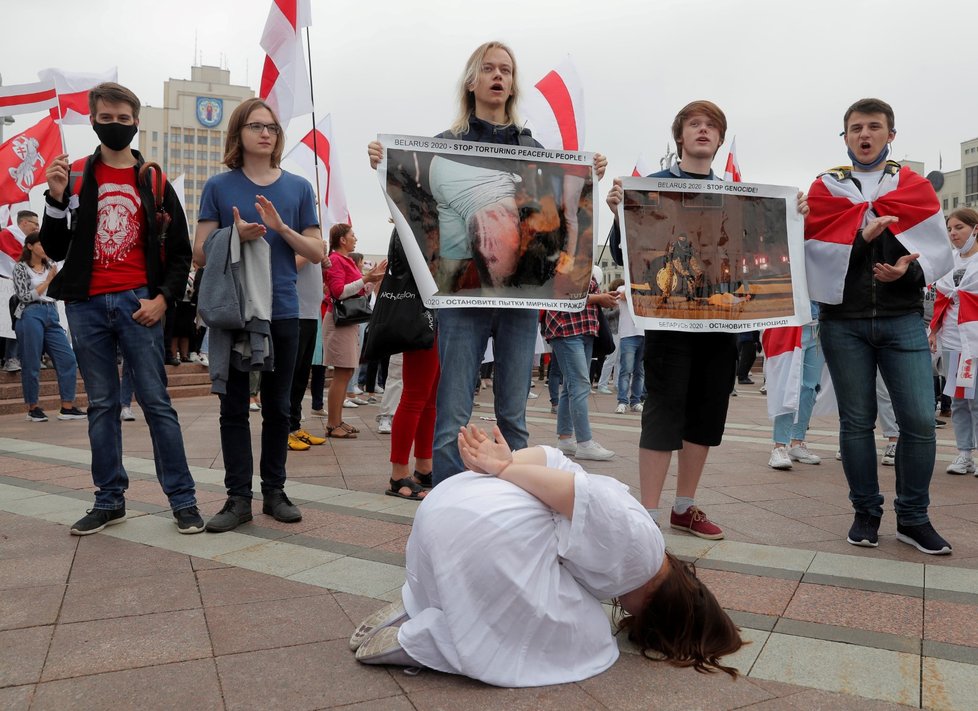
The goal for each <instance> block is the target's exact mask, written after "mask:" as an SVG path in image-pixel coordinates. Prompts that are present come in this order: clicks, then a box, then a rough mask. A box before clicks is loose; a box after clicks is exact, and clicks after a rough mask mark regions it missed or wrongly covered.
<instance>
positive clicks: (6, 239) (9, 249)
mask: <svg viewBox="0 0 978 711" xmlns="http://www.w3.org/2000/svg"><path fill="white" fill-rule="evenodd" d="M26 237H27V235H25V234H24V232H23V230H21V229H20V228H19V227H18V226H17V225H16V224H13V225H10V226H9V227H7V228H5V229H3V230H0V277H5V278H7V279H9V278H10V277H11V276H12V275H13V273H14V265H15V264H16V263H17V262H18V260H19V259H20V255H21V254H22V253H23V251H24V239H26Z"/></svg>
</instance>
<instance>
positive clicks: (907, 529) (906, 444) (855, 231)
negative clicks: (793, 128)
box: [805, 99, 954, 555]
mask: <svg viewBox="0 0 978 711" xmlns="http://www.w3.org/2000/svg"><path fill="white" fill-rule="evenodd" d="M842 136H843V138H844V140H845V144H846V148H847V149H848V153H849V158H850V160H851V161H852V165H851V166H848V165H847V166H840V167H838V168H832V169H831V170H828V171H826V172H825V173H822V174H821V175H820V176H819V177H818V178H817V179H816V180H815V182H814V183H813V184H812V188H811V191H810V192H809V200H810V203H811V215H810V216H809V218H808V220H807V222H806V224H805V260H806V268H807V272H808V288H809V292H810V294H811V298H812V299H813V300H814V301H818V302H820V304H821V306H820V309H819V320H820V322H821V341H822V347H823V349H824V351H825V361H826V363H827V364H828V367H829V373H830V374H831V376H832V382H833V384H834V385H835V389H836V391H838V392H844V393H846V396H845V397H844V398H839V444H840V446H841V451H842V468H843V469H844V470H845V473H846V479H847V480H848V482H849V499H850V500H851V501H852V507H853V509H855V516H854V520H853V523H852V527H851V528H850V529H849V535H848V536H847V538H846V540H847V541H848V542H849V543H851V544H852V545H855V546H865V547H871V548H875V547H876V546H878V545H879V537H878V531H879V525H880V519H881V518H882V516H883V496H882V495H881V494H880V489H879V478H878V475H877V469H876V443H875V438H874V436H873V424H874V422H875V420H876V370H877V368H879V372H880V373H881V375H882V376H883V380H884V382H885V383H886V387H887V389H888V390H889V393H890V397H891V399H892V402H893V410H894V412H895V413H896V418H897V422H898V423H899V425H900V439H899V441H898V442H897V446H896V461H895V465H896V500H895V501H894V508H895V509H896V517H897V540H898V541H901V542H903V543H906V544H908V545H912V546H914V547H915V548H917V549H918V550H920V551H922V552H924V553H928V554H931V555H946V554H949V553H950V552H951V545H950V544H949V543H948V542H947V541H945V540H944V539H943V538H942V537H941V536H940V535H939V534H938V533H937V531H935V530H934V527H933V526H932V525H931V523H930V519H929V517H928V515H927V507H928V505H929V503H930V495H929V488H930V479H931V475H932V474H933V471H934V459H935V453H936V437H935V435H934V391H933V379H932V371H931V360H930V349H929V347H928V345H927V334H926V332H925V330H924V323H923V320H922V318H923V288H924V286H926V285H927V284H930V283H932V282H934V281H935V280H936V279H938V278H940V277H941V276H943V275H944V274H946V273H947V272H948V271H950V270H951V268H952V267H953V263H954V262H953V257H952V254H951V248H950V245H949V243H948V238H947V231H946V228H945V224H944V219H943V215H942V214H941V207H940V204H939V202H938V199H937V195H936V194H935V193H934V189H933V188H932V187H931V185H930V183H929V182H928V181H927V180H925V179H924V178H922V177H920V176H919V175H917V174H916V173H914V172H913V171H912V170H910V168H908V167H901V166H900V164H899V163H896V162H894V161H888V160H887V156H888V155H889V153H890V142H891V141H893V139H894V138H895V136H896V129H895V128H894V122H893V109H892V108H891V107H890V105H889V104H887V103H886V102H884V101H880V100H879V99H862V100H860V101H857V102H856V103H854V104H853V105H852V106H850V107H849V109H848V110H847V111H846V113H845V116H844V118H843V132H842Z"/></svg>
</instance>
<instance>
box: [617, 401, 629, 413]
mask: <svg viewBox="0 0 978 711" xmlns="http://www.w3.org/2000/svg"><path fill="white" fill-rule="evenodd" d="M626 412H628V405H626V404H625V403H623V402H619V403H618V407H616V408H615V414H616V415H624V414H625V413H626Z"/></svg>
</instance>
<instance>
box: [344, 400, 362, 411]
mask: <svg viewBox="0 0 978 711" xmlns="http://www.w3.org/2000/svg"><path fill="white" fill-rule="evenodd" d="M343 407H352V408H353V409H356V408H358V407H360V406H359V405H357V404H356V403H355V402H353V400H351V399H350V398H347V399H346V400H344V401H343Z"/></svg>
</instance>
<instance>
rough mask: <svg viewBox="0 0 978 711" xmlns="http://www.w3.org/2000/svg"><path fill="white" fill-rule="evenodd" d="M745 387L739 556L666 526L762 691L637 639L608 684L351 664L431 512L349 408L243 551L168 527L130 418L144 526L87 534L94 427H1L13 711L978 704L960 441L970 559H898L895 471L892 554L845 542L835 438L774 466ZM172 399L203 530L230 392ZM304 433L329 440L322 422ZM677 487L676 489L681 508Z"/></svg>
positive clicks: (4, 694) (955, 481) (949, 534)
mask: <svg viewBox="0 0 978 711" xmlns="http://www.w3.org/2000/svg"><path fill="white" fill-rule="evenodd" d="M542 385H543V384H542V383H538V385H537V387H536V388H535V389H534V392H536V393H540V398H539V399H534V400H530V401H529V406H528V419H529V421H530V430H531V438H532V441H533V442H534V443H551V442H552V441H553V438H554V435H553V432H554V425H555V416H554V415H551V414H550V408H549V403H548V402H547V400H546V391H545V388H543V387H541V386H542ZM738 389H739V392H740V395H739V397H737V398H735V399H734V400H733V401H732V406H731V411H730V417H729V420H728V426H727V435H726V437H725V442H724V444H723V445H722V446H721V447H719V448H717V449H716V450H715V451H714V452H713V453H712V455H711V457H710V460H709V462H708V463H707V468H706V472H705V474H704V477H703V482H702V484H701V488H700V495H699V497H698V503H699V504H700V505H701V506H702V507H703V508H704V509H705V510H706V512H707V513H708V514H709V516H710V517H711V518H712V519H713V520H714V521H716V522H717V523H719V524H720V525H721V526H722V527H723V528H724V529H725V530H726V533H727V538H726V540H723V541H705V540H701V539H698V538H694V537H691V536H688V535H685V534H681V533H678V532H670V531H669V530H668V529H667V531H666V540H667V544H668V545H669V547H670V548H671V550H673V552H675V553H677V554H679V555H681V556H683V557H685V558H687V559H691V560H695V561H696V564H697V568H698V571H699V575H700V576H701V577H702V578H703V579H704V580H706V581H707V582H708V583H709V584H710V586H711V587H712V589H713V590H714V591H715V592H716V594H717V596H718V598H719V599H720V601H721V603H722V604H723V605H724V607H725V608H727V609H728V610H729V611H730V613H731V615H732V616H733V617H734V619H735V620H736V621H737V623H738V624H740V625H741V626H742V627H743V629H744V634H745V636H746V637H747V638H748V639H750V640H751V644H750V645H748V646H747V647H745V648H744V649H743V650H741V652H739V653H738V654H737V655H735V656H734V657H733V658H730V659H728V660H727V661H728V662H729V663H732V664H734V665H735V666H737V667H738V668H739V669H740V670H741V671H742V672H743V674H744V676H743V677H742V678H741V679H739V680H737V681H731V680H730V679H729V678H728V677H726V676H725V675H716V674H714V675H701V674H697V673H696V672H694V671H691V670H688V669H675V668H672V667H669V666H666V665H663V664H658V663H654V662H650V661H647V660H645V659H643V658H642V657H640V656H639V655H637V654H635V650H633V649H630V648H629V646H628V643H627V642H625V641H622V642H621V645H622V649H623V652H624V653H623V654H622V656H621V659H620V660H619V661H618V663H617V664H616V665H615V666H614V667H612V668H611V669H610V670H609V671H608V672H606V673H604V674H602V675H600V676H598V677H595V678H593V679H589V680H587V681H584V682H581V683H578V684H567V685H563V686H559V687H545V688H537V689H515V690H511V689H497V688H493V687H489V686H485V685H483V684H481V683H478V682H474V681H471V680H468V679H464V678H459V677H453V676H450V675H445V674H440V673H436V672H429V671H424V672H422V673H420V674H419V675H417V676H409V675H406V674H405V673H403V672H402V671H401V670H399V669H393V668H391V669H386V668H376V667H364V666H361V665H359V664H357V663H356V662H355V661H354V659H353V655H352V653H351V652H350V651H349V650H348V648H347V639H348V637H349V635H350V633H351V631H352V628H353V626H354V624H355V623H356V622H358V621H359V620H360V619H361V618H362V617H363V616H365V615H367V614H369V613H370V612H371V611H373V610H374V609H376V608H378V607H379V606H381V605H383V604H384V603H385V601H389V600H392V599H394V598H395V597H396V596H397V595H398V591H399V588H400V586H401V583H402V582H403V569H404V546H405V542H406V540H407V536H408V534H409V533H410V528H411V522H412V520H413V515H414V512H415V510H416V508H417V504H415V503H413V502H409V501H402V500H399V499H396V498H393V497H388V496H384V495H383V489H384V487H385V486H386V482H387V478H388V475H389V471H390V470H389V464H388V463H387V462H388V454H389V436H387V435H378V434H376V423H375V422H374V414H375V412H376V408H375V407H362V408H360V409H358V410H355V411H352V410H348V411H347V412H346V413H345V414H346V419H348V420H349V421H350V422H351V423H353V424H356V425H357V426H359V427H360V428H361V429H362V430H363V432H362V434H361V435H360V438H359V439H357V440H351V441H341V440H329V441H328V442H327V443H326V444H325V445H324V446H321V447H314V448H313V449H311V450H310V451H308V452H292V453H290V454H289V478H290V484H289V485H288V487H287V492H288V493H289V495H290V496H291V497H292V498H293V500H294V501H296V503H298V504H299V505H300V506H301V508H302V512H303V520H302V522H301V523H298V524H292V525H288V524H281V523H277V522H275V521H273V520H272V519H271V518H269V517H268V516H264V515H262V514H260V513H258V511H260V504H259V505H257V506H256V507H255V509H256V513H255V520H254V521H253V522H252V523H250V524H248V525H245V526H242V527H240V528H239V529H238V530H236V531H234V532H232V533H225V534H209V533H203V534H199V535H194V536H181V535H179V534H178V533H177V530H176V527H175V526H174V525H173V522H172V517H171V516H170V514H169V511H168V509H167V508H166V502H165V499H164V497H163V495H162V493H161V491H160V489H159V486H158V484H157V483H156V481H155V473H154V467H153V461H152V448H151V445H150V440H149V435H148V430H147V428H146V426H145V423H144V422H143V421H142V417H141V415H140V418H139V421H137V422H132V423H124V432H125V442H126V452H127V455H128V458H127V460H126V468H127V470H128V472H129V474H130V478H131V480H132V483H131V486H130V489H129V492H128V511H129V516H130V519H129V520H128V521H126V522H125V523H123V524H121V525H118V526H114V527H111V528H108V529H106V530H105V531H104V532H102V533H99V534H96V535H93V536H88V537H84V538H78V537H74V536H70V535H69V534H68V525H69V524H71V523H73V522H74V521H75V520H77V519H78V518H80V517H81V516H82V515H83V514H84V511H85V509H86V508H88V507H90V505H91V499H92V496H91V490H92V486H91V478H90V476H89V473H88V465H87V462H88V460H89V451H88V437H87V430H86V425H85V423H84V422H77V421H76V422H59V421H57V420H53V419H52V421H50V422H47V423H30V422H25V421H24V419H23V415H21V414H18V415H6V416H3V417H0V709H5V710H6V709H10V710H20V709H35V710H40V709H72V710H75V709H79V710H80V709H105V708H138V709H173V708H187V709H197V710H200V711H206V710H209V709H221V708H227V709H325V708H330V709H332V708H344V709H350V710H351V711H352V710H356V711H366V710H368V709H371V710H372V709H377V710H384V711H386V710H391V711H400V710H401V709H424V710H429V709H448V710H456V709H507V711H514V710H516V709H527V710H530V709H532V710H536V709H559V710H560V711H571V710H572V709H605V708H607V709H656V710H659V709H683V710H684V711H685V710H688V709H742V708H749V709H756V710H758V711H759V710H761V709H763V710H764V711H773V710H774V709H799V710H800V709H843V708H854V709H855V708H858V709H866V710H870V709H873V710H875V709H894V708H903V707H904V706H908V707H914V708H917V707H923V708H931V709H974V708H976V707H978V540H976V531H978V479H976V478H975V477H973V476H949V475H947V474H945V473H944V467H945V466H946V465H947V463H949V462H950V461H951V460H952V459H953V457H954V454H955V448H954V441H953V433H952V432H951V429H950V425H949V426H948V427H947V428H946V429H943V430H939V431H938V440H939V441H938V444H939V446H938V464H937V467H936V469H935V472H936V473H935V475H934V483H933V485H932V489H931V496H932V509H931V516H932V519H933V521H934V523H935V526H936V528H937V530H938V531H939V532H940V533H942V534H943V535H944V536H945V537H946V538H947V539H948V540H949V541H950V542H951V543H952V545H953V546H954V554H953V555H951V556H947V557H929V556H925V555H923V554H921V553H918V552H917V551H916V550H915V549H912V548H910V547H909V546H906V545H904V544H902V543H899V542H897V541H896V538H895V526H896V524H895V520H894V517H893V513H892V505H891V501H892V490H893V469H892V468H890V467H885V468H882V471H881V481H882V482H883V487H884V491H885V495H886V498H887V506H888V507H890V508H889V510H888V511H887V514H886V516H884V519H883V525H882V528H881V531H880V533H881V537H880V547H879V549H877V550H869V549H859V548H855V547H853V546H850V545H848V544H846V542H845V535H846V532H847V530H848V527H849V524H850V523H851V520H852V514H851V509H850V507H849V503H848V500H847V497H846V495H847V488H846V486H845V479H844V477H843V474H842V467H841V464H840V463H839V462H837V461H836V460H835V458H834V454H835V451H836V449H837V446H838V438H837V433H836V432H835V429H834V428H835V424H834V422H833V421H832V420H830V419H823V420H816V421H815V422H814V423H813V429H812V431H811V433H810V437H809V442H810V446H811V448H812V450H813V451H815V452H816V453H817V454H819V455H820V456H822V457H823V458H824V459H823V463H822V464H821V465H819V466H806V465H801V464H797V463H796V464H795V468H794V470H793V471H789V472H780V471H774V470H772V469H769V468H768V467H767V459H768V455H769V453H770V447H771V442H770V426H769V423H768V420H767V417H766V413H765V406H764V399H763V395H761V394H760V393H759V392H758V390H757V386H756V385H755V386H738ZM479 400H480V401H481V402H482V407H480V408H477V409H476V410H475V413H474V416H473V420H474V421H475V422H476V423H480V424H485V425H489V424H491V423H489V422H487V421H486V422H481V421H480V418H486V417H488V416H489V415H490V414H491V404H490V400H491V394H487V393H486V392H483V394H482V395H481V396H480V397H479ZM175 405H176V407H177V409H178V411H179V414H180V421H181V424H182V426H183V430H184V437H185V441H186V445H187V452H188V455H189V457H190V460H191V461H190V463H191V466H192V467H193V472H194V476H195V478H196V479H197V482H198V485H199V486H198V499H199V501H200V508H201V512H202V513H203V514H204V516H205V518H206V517H207V516H209V515H211V514H213V513H215V512H216V511H217V510H218V509H219V508H220V506H221V505H222V504H223V501H224V488H223V486H222V481H223V471H222V460H221V453H220V439H219V436H218V402H217V398H216V397H198V398H188V399H182V400H177V401H175ZM614 407H615V400H614V397H613V396H607V395H596V396H594V397H592V400H591V412H592V422H593V427H594V432H595V438H596V439H597V440H598V441H599V442H601V443H602V444H603V445H605V446H606V447H609V448H611V449H614V450H615V451H617V452H618V456H617V457H615V459H614V460H612V461H610V462H599V463H592V466H591V467H590V469H591V470H592V471H594V472H596V473H601V474H609V475H612V476H616V477H618V478H620V479H621V480H622V481H624V482H626V483H627V484H629V485H632V486H635V487H637V484H638V470H637V456H638V449H637V441H638V434H639V416H638V415H634V414H628V415H615V414H611V413H613V411H614ZM137 414H140V413H139V412H138V409H137ZM255 423H256V426H254V427H253V432H254V433H255V434H256V435H257V432H258V429H259V428H258V427H257V420H255ZM305 424H306V425H307V427H308V429H309V430H310V431H312V432H314V433H320V431H321V430H322V426H321V424H320V422H319V420H318V418H312V419H307V420H306V423H305ZM881 442H882V440H881ZM257 446H258V445H257V438H256V444H255V447H256V451H257ZM880 446H881V447H882V443H881V445H880ZM674 486H675V477H674V476H672V477H671V478H670V481H668V482H667V484H666V489H667V491H666V494H665V499H666V500H665V501H664V502H663V503H664V505H668V504H670V503H671V500H672V496H673V488H674Z"/></svg>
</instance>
